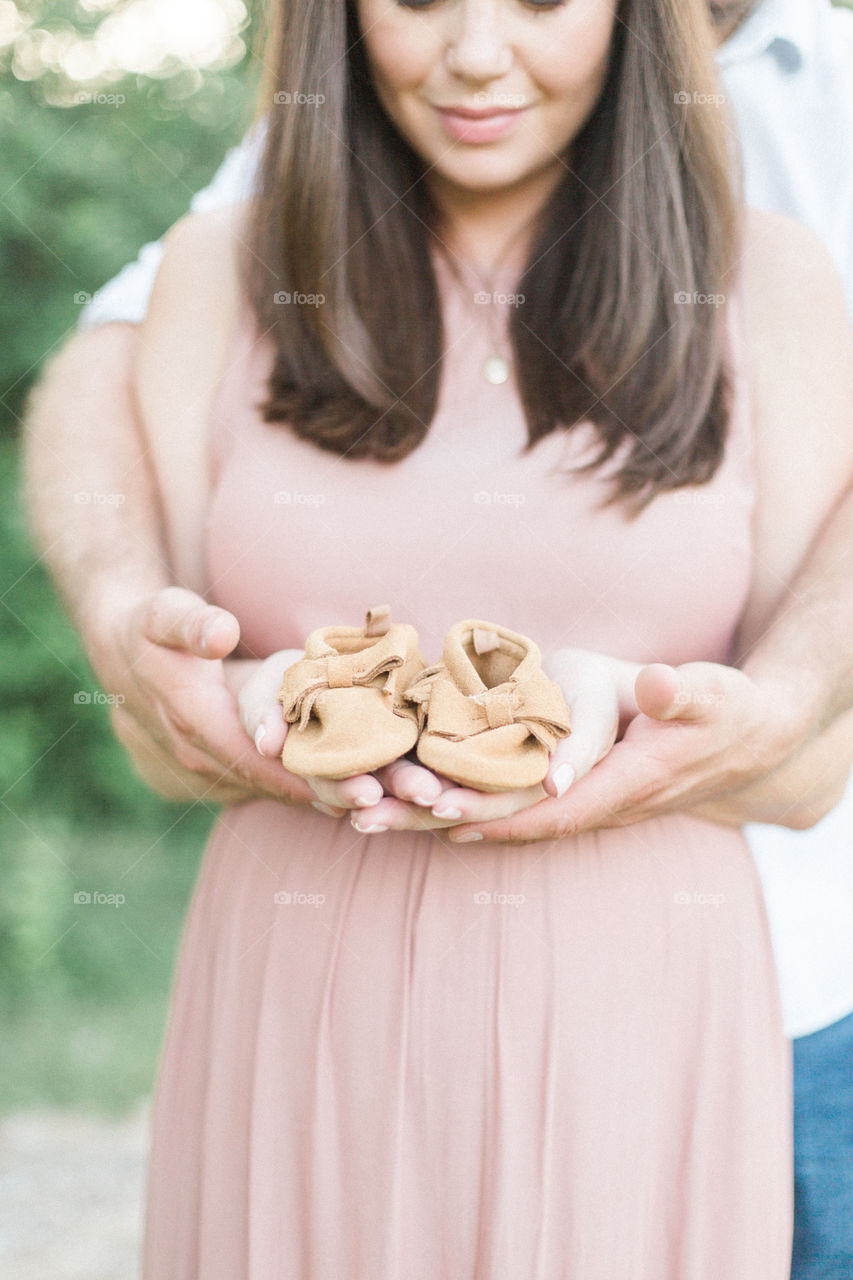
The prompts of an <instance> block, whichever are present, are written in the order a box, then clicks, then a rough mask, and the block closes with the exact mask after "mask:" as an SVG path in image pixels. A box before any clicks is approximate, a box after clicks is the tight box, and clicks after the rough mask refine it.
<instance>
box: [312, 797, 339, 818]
mask: <svg viewBox="0 0 853 1280" xmlns="http://www.w3.org/2000/svg"><path fill="white" fill-rule="evenodd" d="M311 808H312V809H316V810H317V812H318V813H325V814H328V816H329V817H330V818H340V817H341V812H340V810H339V809H333V808H332V806H331V805H330V804H323V803H322V801H321V800H312V801H311Z"/></svg>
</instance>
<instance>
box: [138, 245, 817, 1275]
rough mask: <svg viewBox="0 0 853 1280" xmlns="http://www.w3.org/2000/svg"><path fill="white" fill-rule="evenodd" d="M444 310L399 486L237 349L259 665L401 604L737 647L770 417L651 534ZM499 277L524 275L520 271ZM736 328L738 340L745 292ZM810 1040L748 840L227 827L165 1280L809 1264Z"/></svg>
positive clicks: (162, 1198) (434, 649)
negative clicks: (794, 1231) (801, 1145)
mask: <svg viewBox="0 0 853 1280" xmlns="http://www.w3.org/2000/svg"><path fill="white" fill-rule="evenodd" d="M442 276H443V277H444V297H445V308H446V324H447V333H448V348H449V349H448V354H447V357H446V365H445V377H444V382H443V395H442V400H441V404H440V409H439V413H438V415H437V418H436V420H435V422H434V424H433V426H432V427H431V429H430V432H429V435H428V437H427V439H426V441H425V442H424V443H423V444H422V445H421V446H420V447H419V448H418V449H417V450H416V451H415V452H414V453H413V454H412V455H411V456H410V457H408V458H407V459H405V460H404V461H403V462H401V463H398V464H395V465H393V466H383V465H380V464H377V463H373V462H369V461H350V460H347V459H344V458H341V457H338V456H335V455H333V454H330V453H327V452H324V451H322V450H320V449H318V448H316V447H314V446H312V445H311V444H308V443H306V442H303V441H300V440H298V439H297V438H296V437H295V436H294V435H293V434H292V433H291V432H290V431H289V430H288V429H286V428H285V427H282V426H281V425H278V426H271V425H267V424H264V423H263V422H262V421H261V419H260V417H259V416H258V415H257V414H256V413H255V412H254V410H253V407H252V406H253V405H254V404H255V403H256V400H257V395H258V394H259V393H260V388H261V386H262V380H263V376H264V374H265V372H266V370H267V368H268V362H269V357H270V352H269V349H268V348H267V347H266V346H264V345H258V344H256V343H254V342H253V336H252V331H251V327H250V325H249V324H248V323H245V324H243V325H242V326H241V327H240V329H239V332H238V333H237V334H236V335H235V339H234V346H233V350H232V353H231V355H232V358H231V360H230V361H229V365H228V371H227V374H226V375H225V378H224V380H223V385H222V387H221V394H220V398H219V402H218V406H217V410H216V415H215V419H216V420H215V428H214V442H213V453H214V468H215V492H214V496H213V500H212V505H211V510H210V519H209V528H208V560H209V570H210V582H211V594H212V597H213V598H214V599H215V600H216V601H217V602H218V603H219V604H221V605H223V606H225V607H227V608H228V609H231V610H233V612H234V613H235V614H236V615H237V616H238V618H239V619H240V622H241V626H242V634H243V652H244V653H245V654H247V655H248V654H255V655H258V656H267V655H268V654H270V653H272V652H274V651H276V650H277V649H281V648H288V647H297V648H298V647H301V646H302V644H303V641H304V638H305V636H306V635H307V633H308V632H309V631H311V630H312V629H314V628H315V627H318V626H323V625H326V624H329V623H332V622H336V623H348V624H352V625H361V624H362V622H363V616H364V612H365V609H366V608H368V607H370V606H373V605H375V604H379V603H383V602H386V601H387V602H389V603H390V604H391V606H392V613H393V617H394V618H395V619H396V620H398V621H407V622H412V623H414V624H415V625H416V626H417V628H418V631H419V634H420V637H421V647H422V650H423V652H424V654H425V655H426V657H427V659H428V660H429V661H436V660H437V659H438V657H439V656H440V653H441V646H442V641H443V637H444V634H445V632H446V630H447V629H448V628H449V627H450V625H451V624H452V623H453V622H456V621H458V620H459V619H461V618H465V617H472V616H473V617H481V618H486V619H491V620H493V621H495V622H498V623H501V624H504V625H506V626H508V627H511V628H513V629H515V630H518V631H522V632H525V633H527V634H528V635H530V636H532V637H534V638H535V639H536V640H537V641H538V642H539V644H540V646H541V648H542V649H543V651H548V650H549V649H552V648H556V647H561V646H579V647H584V648H592V649H598V650H602V651H604V652H609V653H612V654H616V655H620V656H623V657H626V658H632V659H635V660H645V661H661V662H670V663H681V662H686V661H691V660H696V659H705V660H709V661H715V662H725V661H727V660H729V659H730V658H731V646H732V637H733V632H734V629H735V626H736V624H737V621H738V617H739V615H740V613H741V610H742V608H743V604H744V601H745V598H746V595H747V591H748V589H749V583H750V564H751V539H752V533H751V516H752V508H753V503H754V483H753V476H752V472H751V452H750V448H751V439H750V412H749V406H748V399H747V387H746V386H745V385H744V380H743V377H742V375H739V379H738V389H737V399H736V409H735V413H734V421H733V425H732V433H731V439H730V444H729V447H728V449H727V454H726V459H725V462H724V465H723V466H722V468H721V470H720V471H719V473H718V474H717V476H716V477H715V479H714V480H713V481H712V483H711V484H709V485H708V486H706V487H705V488H702V489H696V490H681V491H678V492H676V493H674V494H668V495H664V496H661V497H659V498H658V499H657V500H656V501H655V502H654V503H653V504H652V505H651V506H650V507H649V508H648V509H647V510H646V512H645V514H644V515H643V516H642V517H640V518H639V519H638V520H637V521H636V522H634V523H631V522H629V521H626V520H625V519H624V518H623V516H622V514H621V512H620V511H619V510H618V509H617V510H613V509H611V510H609V511H606V512H602V511H599V510H596V503H597V502H598V500H599V498H600V496H601V493H602V482H601V479H600V478H597V477H596V476H594V475H589V474H587V475H583V476H581V475H574V476H572V475H567V474H566V466H567V465H568V464H571V463H572V462H573V461H577V460H579V459H580V458H581V457H582V456H584V455H585V450H586V448H588V446H589V443H590V437H589V434H588V431H586V430H585V429H584V430H581V431H577V432H574V433H572V434H571V435H568V436H567V435H558V434H554V435H552V436H551V437H550V438H549V439H547V440H545V441H543V442H542V443H541V444H540V445H539V446H538V447H537V448H536V449H535V450H533V452H532V453H530V454H528V455H520V453H519V450H520V448H521V446H522V445H523V443H524V440H525V428H524V421H523V417H522V413H521V409H520V405H519V403H518V399H517V395H516V392H515V389H514V384H513V383H512V381H510V382H509V383H507V384H505V385H504V386H500V387H495V386H490V385H489V384H487V383H486V382H485V381H484V379H483V377H482V374H481V366H482V362H483V359H484V357H485V356H486V355H487V354H489V352H488V350H487V341H488V339H487V338H486V336H485V334H484V328H485V326H484V325H483V322H482V319H481V317H480V316H478V315H477V314H475V309H471V308H468V307H467V306H466V304H465V303H464V302H463V301H462V298H461V295H460V293H459V292H458V290H457V291H454V290H453V289H451V288H450V287H448V284H447V279H446V270H445V269H442ZM508 283H509V281H508ZM730 324H731V333H732V343H733V348H734V350H735V353H736V356H740V354H741V352H742V349H743V338H742V336H741V334H740V326H739V321H738V307H737V306H733V307H732V315H731V321H730ZM789 1091H790V1079H789V1054H788V1045H787V1042H786V1041H785V1039H784V1038H783V1031H782V1026H781V1018H780V1010H779V1002H778V996H777V991H776V984H775V978H774V973H773V962H772V955H771V948H770V943H769V937H768V930H767V923H766V919H765V914H764V908H763V904H762V900H761V896H760V890H759V883H758V879H757V876H756V872H755V870H754V867H753V864H752V861H751V859H750V855H749V853H748V850H747V846H746V843H745V841H744V839H743V838H742V836H741V834H740V833H739V832H738V831H735V830H733V829H729V828H725V827H722V826H718V825H716V824H713V823H709V822H704V821H700V820H698V819H694V818H689V817H685V816H681V815H676V816H670V817H666V818H661V819H655V820H652V821H647V822H644V823H641V824H637V825H635V826H633V827H630V828H627V829H612V830H605V831H599V832H595V833H592V834H587V835H582V836H580V837H576V838H570V839H563V840H558V841H554V842H544V843H541V844H536V845H531V846H527V847H523V848H511V847H507V846H501V845H498V844H492V843H488V842H483V843H481V844H477V845H462V846H458V847H454V846H452V845H451V844H450V843H449V842H448V841H447V840H446V838H444V837H443V836H442V835H441V834H440V833H439V834H433V833H426V832H419V833H387V834H378V835H372V836H365V835H359V834H358V833H357V832H355V831H354V830H353V828H352V827H351V826H350V824H349V822H347V821H346V820H344V821H336V820H334V819H332V818H328V817H325V816H323V815H322V814H320V813H318V812H317V811H315V810H313V809H311V808H310V807H305V808H296V807H287V806H282V805H278V804H277V803H275V802H273V801H268V800H255V801H250V802H246V803H244V804H240V805H236V806H232V807H230V808H228V809H226V810H224V812H223V813H222V815H221V817H220V819H219V822H218V824H217V826H216V828H215V830H214V832H213V834H212V836H211V839H210V842H209V844H208V847H207V849H206V852H205V855H204V859H203V863H202V866H201V870H200V873H199V878H198V882H197V885H196V888H195V892H194V895H193V899H192V902H191V905H190V909H189V913H188V917H187V920H186V924H185V930H184V936H183V940H182V945H181V951H180V957H179V962H178V966H177V972H176V976H175V980H174V988H173V992H172V1002H171V1012H170V1018H169V1023H168V1029H167V1034H166V1039H165V1044H164V1047H163V1051H162V1058H161V1064H160V1071H159V1078H158V1084H157V1090H156V1097H155V1106H154V1114H153V1133H152V1154H151V1161H150V1173H149V1187H148V1207H147V1226H146V1239H145V1264H144V1277H145V1280H720V1278H721V1277H724V1278H725V1280H786V1277H787V1276H788V1267H789V1248H790V1233H791V1202H792V1161H791V1133H790V1127H791V1118H790V1101H789Z"/></svg>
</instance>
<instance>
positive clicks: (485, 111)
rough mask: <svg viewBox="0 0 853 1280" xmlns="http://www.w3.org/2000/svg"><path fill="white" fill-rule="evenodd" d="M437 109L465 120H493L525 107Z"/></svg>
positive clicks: (512, 113)
mask: <svg viewBox="0 0 853 1280" xmlns="http://www.w3.org/2000/svg"><path fill="white" fill-rule="evenodd" d="M436 110H438V111H440V112H441V113H442V115H449V116H459V117H460V118H461V119H463V120H493V119H494V118H495V116H510V115H516V114H517V113H518V112H519V111H523V110H524V107H437V108H436Z"/></svg>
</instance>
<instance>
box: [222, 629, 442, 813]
mask: <svg viewBox="0 0 853 1280" xmlns="http://www.w3.org/2000/svg"><path fill="white" fill-rule="evenodd" d="M304 656H305V654H304V652H303V650H301V649H281V650H279V652H278V653H274V654H272V655H271V656H270V657H269V658H266V659H265V660H264V661H263V662H257V663H254V664H251V667H250V664H247V663H240V664H239V668H240V669H239V672H238V673H236V679H235V681H234V682H232V689H233V691H234V693H235V694H237V698H238V704H239V708H240V720H241V723H242V725H243V728H244V729H245V731H246V733H247V734H248V735H249V737H250V738H251V739H252V740H253V741H254V743H255V746H256V748H257V750H258V752H259V754H260V755H262V756H264V757H266V758H272V759H275V758H277V757H279V758H280V756H281V753H282V749H283V747H284V741H285V738H286V737H287V733H288V729H289V727H290V726H289V725H288V724H287V722H286V721H285V719H284V717H283V715H282V712H281V704H280V703H279V702H278V700H277V697H276V695H277V693H278V689H279V686H280V685H281V679H282V676H283V674H284V672H285V671H286V670H287V668H288V667H290V666H292V665H293V663H294V662H299V661H300V660H301V659H302V658H304ZM288 776H291V775H288ZM305 781H306V782H307V784H308V786H309V787H310V788H311V790H312V791H313V793H314V795H315V796H316V801H315V802H314V808H315V809H319V810H320V811H321V812H322V813H327V814H329V816H330V817H334V818H342V817H343V816H344V815H345V814H346V813H348V812H349V811H350V810H354V811H358V812H359V813H360V811H362V810H367V809H371V810H373V809H375V808H377V806H378V805H379V804H380V802H381V801H382V798H383V796H384V795H385V794H386V792H387V794H388V795H389V796H391V797H393V798H395V800H394V802H395V803H399V804H404V805H410V806H412V807H413V808H414V809H416V810H418V811H422V810H423V809H424V808H427V809H428V808H429V806H430V805H431V804H432V803H433V802H434V801H436V800H437V799H438V797H439V796H440V795H441V790H442V785H441V783H440V781H439V780H438V778H437V777H436V775H435V774H434V773H431V772H430V771H429V769H424V768H423V766H422V765H419V764H417V763H416V762H414V761H411V760H408V759H407V758H405V757H403V758H402V759H400V760H395V761H394V762H393V763H392V764H389V765H386V766H385V767H384V768H383V769H378V770H377V771H376V773H375V774H372V773H367V774H361V775H359V776H357V777H353V778H343V779H341V780H340V781H332V780H330V779H328V778H307V779H305ZM375 825H376V823H374V822H370V821H368V822H365V823H364V824H362V825H360V826H359V830H362V831H364V830H367V828H368V827H372V826H375Z"/></svg>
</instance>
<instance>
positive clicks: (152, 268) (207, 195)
mask: <svg viewBox="0 0 853 1280" xmlns="http://www.w3.org/2000/svg"><path fill="white" fill-rule="evenodd" d="M263 132H264V130H263V127H262V126H256V127H255V129H253V130H252V131H250V132H249V133H248V134H247V136H246V137H245V138H244V139H243V141H242V142H241V143H240V145H239V146H237V147H233V148H232V149H231V150H230V151H229V152H228V154H227V155H226V157H225V159H224V160H223V162H222V164H221V165H220V166H219V169H218V170H217V172H216V173H215V175H214V177H213V179H212V181H211V182H210V183H209V184H208V186H206V187H205V188H204V189H203V190H202V191H199V192H197V194H196V195H194V196H193V198H192V201H191V202H190V210H191V212H192V213H208V212H209V211H210V210H211V209H221V208H224V207H226V206H227V205H229V204H238V203H239V202H240V201H242V200H248V199H249V198H250V197H251V196H252V194H253V192H254V189H255V181H256V175H257V171H258V164H259V161H260V154H261V149H262V146H263ZM162 257H163V241H162V240H156V241H152V242H151V243H150V244H146V245H143V247H142V248H141V249H140V251H139V255H138V257H137V258H136V259H135V261H133V262H131V263H128V265H127V266H126V267H124V268H123V269H122V270H121V271H120V272H119V273H118V275H117V276H115V277H114V278H113V279H112V280H110V281H108V283H107V284H105V285H104V286H103V287H102V288H101V289H99V290H98V292H97V293H96V294H95V295H94V297H93V298H91V300H90V301H89V302H88V303H87V305H86V307H85V308H84V310H83V312H82V314H81V316H80V320H79V322H78V327H79V328H80V329H94V328H96V327H97V326H98V325H102V324H110V323H111V322H113V321H121V322H124V323H126V324H141V323H142V321H143V320H144V319H145V313H146V312H147V310H148V300H149V298H150V297H151V290H152V289H153V287H154V279H155V277H156V275H157V270H158V268H159V266H160V262H161V260H162Z"/></svg>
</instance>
